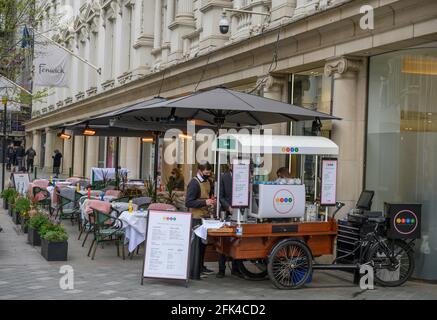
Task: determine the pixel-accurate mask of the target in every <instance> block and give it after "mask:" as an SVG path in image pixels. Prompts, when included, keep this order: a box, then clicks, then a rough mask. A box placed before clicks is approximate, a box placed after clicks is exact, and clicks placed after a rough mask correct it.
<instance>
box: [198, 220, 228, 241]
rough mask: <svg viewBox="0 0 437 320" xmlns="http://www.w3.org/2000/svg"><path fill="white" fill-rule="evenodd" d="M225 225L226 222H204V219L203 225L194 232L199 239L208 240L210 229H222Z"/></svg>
mask: <svg viewBox="0 0 437 320" xmlns="http://www.w3.org/2000/svg"><path fill="white" fill-rule="evenodd" d="M224 225H225V222H221V221H220V220H204V219H202V224H201V225H200V226H199V227H198V228H196V230H194V233H195V234H196V236H198V237H199V238H201V239H203V240H206V239H207V238H208V229H220V228H221V227H223V226H224Z"/></svg>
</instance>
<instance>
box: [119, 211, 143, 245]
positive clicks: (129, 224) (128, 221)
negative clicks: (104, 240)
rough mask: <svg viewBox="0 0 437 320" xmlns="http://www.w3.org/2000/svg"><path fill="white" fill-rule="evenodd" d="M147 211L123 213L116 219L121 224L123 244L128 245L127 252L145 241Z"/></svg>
mask: <svg viewBox="0 0 437 320" xmlns="http://www.w3.org/2000/svg"><path fill="white" fill-rule="evenodd" d="M147 214H148V211H133V212H132V213H131V212H129V211H124V212H123V213H122V214H121V215H120V216H119V217H118V218H119V219H120V220H121V221H122V222H123V229H124V230H125V240H124V241H125V244H126V243H129V245H128V250H129V252H133V251H135V249H136V248H137V247H138V246H139V245H140V244H141V243H143V242H144V241H145V240H146V230H147Z"/></svg>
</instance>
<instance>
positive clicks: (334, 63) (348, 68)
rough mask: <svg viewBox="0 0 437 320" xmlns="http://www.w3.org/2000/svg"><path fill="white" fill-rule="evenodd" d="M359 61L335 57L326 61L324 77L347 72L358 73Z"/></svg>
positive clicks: (351, 58)
mask: <svg viewBox="0 0 437 320" xmlns="http://www.w3.org/2000/svg"><path fill="white" fill-rule="evenodd" d="M361 64H362V62H361V59H359V58H353V57H337V58H334V59H330V60H327V61H326V64H325V75H326V76H327V77H330V76H332V75H343V74H345V73H347V72H358V71H359V70H360V67H361Z"/></svg>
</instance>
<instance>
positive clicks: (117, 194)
mask: <svg viewBox="0 0 437 320" xmlns="http://www.w3.org/2000/svg"><path fill="white" fill-rule="evenodd" d="M105 196H111V197H114V198H120V197H121V191H120V190H107V191H106V192H105Z"/></svg>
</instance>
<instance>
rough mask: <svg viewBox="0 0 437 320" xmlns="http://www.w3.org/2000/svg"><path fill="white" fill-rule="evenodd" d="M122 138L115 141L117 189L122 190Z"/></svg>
mask: <svg viewBox="0 0 437 320" xmlns="http://www.w3.org/2000/svg"><path fill="white" fill-rule="evenodd" d="M119 153H120V137H117V138H116V139H115V187H116V188H117V189H120V177H119V172H118V167H119V166H120V163H119V162H120V154H119Z"/></svg>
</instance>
